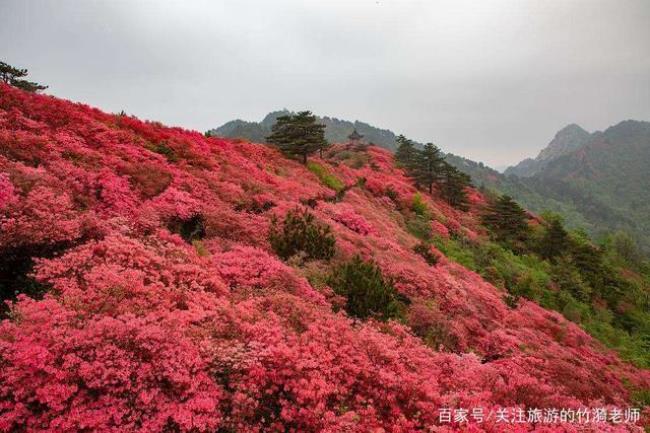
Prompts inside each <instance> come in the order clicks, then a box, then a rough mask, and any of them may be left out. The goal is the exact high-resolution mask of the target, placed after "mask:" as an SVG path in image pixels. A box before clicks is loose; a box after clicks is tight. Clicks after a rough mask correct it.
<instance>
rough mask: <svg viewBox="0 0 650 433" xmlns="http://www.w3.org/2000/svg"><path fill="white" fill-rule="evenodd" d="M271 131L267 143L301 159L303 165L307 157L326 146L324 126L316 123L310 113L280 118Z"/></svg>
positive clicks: (304, 112) (302, 112)
mask: <svg viewBox="0 0 650 433" xmlns="http://www.w3.org/2000/svg"><path fill="white" fill-rule="evenodd" d="M271 131H272V132H271V135H269V136H268V137H267V141H268V142H269V143H271V144H274V145H276V146H278V147H279V148H280V150H282V151H283V152H284V153H286V154H288V155H292V156H299V157H301V158H302V162H303V164H306V163H307V157H308V156H309V155H311V154H312V153H314V152H316V151H317V150H322V149H323V148H324V147H325V146H327V141H326V140H325V125H322V124H319V123H316V116H314V115H313V114H312V113H311V111H301V112H299V113H297V114H288V115H285V116H280V117H278V119H277V122H276V123H275V125H273V127H272V128H271Z"/></svg>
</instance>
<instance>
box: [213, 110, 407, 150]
mask: <svg viewBox="0 0 650 433" xmlns="http://www.w3.org/2000/svg"><path fill="white" fill-rule="evenodd" d="M290 113H292V112H291V111H289V110H286V109H285V110H278V111H273V112H271V113H269V114H267V115H266V116H265V117H264V119H262V121H261V122H247V121H245V120H231V121H230V122H226V123H224V124H223V125H221V126H220V127H218V128H215V129H211V130H210V131H208V133H209V134H211V135H219V136H222V137H228V138H243V139H246V140H249V141H252V142H255V143H264V142H266V137H267V136H269V135H270V134H271V127H272V126H273V125H274V124H275V122H276V120H277V118H278V117H280V116H283V115H286V114H290ZM318 121H319V122H320V123H322V124H324V125H325V139H327V141H329V142H330V143H342V142H345V141H347V139H348V138H347V137H348V135H350V133H351V132H352V131H354V130H355V129H356V130H357V132H358V133H359V134H361V135H363V136H364V139H365V140H367V141H368V142H369V143H373V144H375V145H377V146H380V147H383V148H385V149H389V150H392V151H395V149H396V148H397V145H396V143H395V138H396V135H395V134H394V133H393V132H392V131H389V130H387V129H380V128H377V127H374V126H372V125H368V124H367V123H364V122H360V121H358V120H355V121H354V122H350V121H348V120H340V119H337V118H335V117H327V116H324V117H318Z"/></svg>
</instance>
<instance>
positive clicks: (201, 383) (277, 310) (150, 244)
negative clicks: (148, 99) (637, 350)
mask: <svg viewBox="0 0 650 433" xmlns="http://www.w3.org/2000/svg"><path fill="white" fill-rule="evenodd" d="M0 143H2V145H0V253H2V254H1V255H0V259H1V260H0V272H2V275H1V276H2V279H1V281H0V284H2V285H3V292H2V293H3V296H5V294H7V293H11V294H12V293H13V291H14V290H15V291H19V292H21V291H26V290H23V289H25V288H24V287H22V286H21V284H24V283H25V282H26V281H31V280H33V281H34V282H35V283H36V284H39V285H41V286H42V287H43V288H45V289H46V290H45V294H44V296H43V299H40V300H35V299H31V298H28V297H27V296H19V297H17V298H16V299H13V298H14V297H13V295H12V296H9V298H10V299H13V301H11V303H10V306H9V310H8V312H7V313H6V315H5V316H3V319H2V321H1V322H0V432H7V433H9V432H21V431H25V432H60V433H67V432H70V433H72V432H80V431H88V432H116V433H117V432H143V433H144V432H182V433H186V432H187V433H190V432H192V433H196V432H199V433H202V432H206V433H207V432H224V433H225V432H250V433H261V432H285V431H286V432H296V433H297V432H307V433H309V432H329V433H338V432H359V433H361V432H364V433H365V432H391V433H413V432H433V431H436V432H449V433H451V432H457V431H465V432H474V433H478V432H494V433H496V432H502V431H512V432H515V431H517V432H533V431H535V432H547V433H551V432H578V431H584V432H587V431H608V432H634V431H637V432H640V431H641V430H640V429H641V427H640V426H633V425H626V424H620V425H616V424H611V423H604V424H602V425H600V424H599V425H597V426H596V427H593V426H581V425H576V424H566V423H565V424H560V423H557V424H553V425H549V426H540V425H539V424H533V423H527V422H523V423H520V424H512V425H503V424H499V423H496V422H495V421H494V419H492V420H488V421H486V422H484V423H480V424H478V423H473V424H470V425H467V424H459V423H457V422H452V423H449V424H444V423H441V422H440V419H439V418H438V410H439V409H440V408H442V407H447V408H473V407H482V408H484V409H485V410H486V411H489V410H496V409H497V408H499V407H503V408H507V409H511V410H515V409H517V408H531V407H540V408H542V407H558V408H562V407H564V408H574V409H576V408H580V407H601V406H606V407H612V408H613V407H627V406H630V405H633V404H634V403H633V401H632V398H631V392H632V391H635V390H643V389H647V388H648V387H649V386H650V374H649V373H648V372H647V371H644V370H639V369H637V368H635V367H633V366H631V365H629V364H626V363H624V362H623V361H621V360H620V358H619V357H618V356H617V355H616V354H615V353H613V352H611V351H609V350H607V349H606V348H604V347H603V346H602V345H600V344H599V343H597V342H596V341H594V340H593V339H592V338H591V337H590V336H589V335H588V334H586V333H585V332H584V331H583V330H582V329H581V328H579V327H578V326H577V325H575V324H573V323H571V322H568V321H566V320H565V319H564V318H563V317H562V316H561V315H559V314H557V313H553V312H549V311H546V310H544V309H542V308H541V307H539V306H538V305H537V304H534V303H532V302H529V301H524V300H522V301H521V302H520V303H519V306H518V307H517V308H515V309H513V308H509V307H508V306H507V305H506V304H505V303H504V301H503V298H504V293H503V291H502V290H500V289H498V288H496V287H494V286H493V285H492V284H490V283H488V282H486V281H485V280H483V279H482V278H481V277H480V276H479V275H477V274H476V273H474V272H471V271H469V270H467V269H466V268H464V267H462V266H460V265H459V264H457V263H454V262H452V261H450V260H447V259H446V258H445V257H444V256H443V255H442V254H439V253H438V252H437V251H434V250H433V249H429V250H427V254H425V256H428V255H429V254H431V257H433V256H434V255H435V257H436V259H435V263H434V260H429V261H427V260H426V259H425V260H423V257H422V256H421V255H418V254H422V253H423V250H422V248H418V245H419V240H417V239H415V238H414V237H413V236H412V235H411V234H410V233H409V232H408V231H407V230H406V221H405V217H404V215H403V213H402V211H403V210H404V209H409V208H410V204H411V203H410V198H411V197H412V196H413V194H414V193H415V192H416V189H415V187H414V186H413V184H412V183H411V182H410V180H409V179H408V178H407V177H406V176H405V175H404V173H403V172H402V170H400V169H396V168H395V167H394V164H393V160H392V155H390V153H389V152H387V151H384V150H381V149H378V148H374V147H370V148H369V149H368V150H367V151H365V152H366V153H365V154H364V155H363V158H364V161H366V162H364V164H362V165H361V166H360V167H358V168H355V167H352V166H348V165H346V164H339V165H338V167H334V165H333V164H334V163H335V158H334V159H327V158H325V159H323V160H320V161H319V164H322V165H323V167H325V168H326V169H327V170H328V171H329V172H336V173H337V176H340V177H341V179H342V180H344V182H345V184H346V185H350V186H351V187H350V188H349V190H347V192H346V195H345V197H344V199H343V201H342V202H337V200H339V199H340V197H339V198H337V197H334V196H333V195H332V193H331V190H329V189H328V188H326V187H324V186H323V185H321V184H320V183H319V182H318V181H317V179H315V178H314V176H311V175H310V174H309V172H308V171H307V170H306V169H305V168H304V167H303V166H302V165H301V164H299V163H297V162H295V161H291V160H288V159H286V158H284V157H283V156H282V155H281V154H280V153H279V152H277V151H276V150H274V149H272V148H270V147H267V146H261V145H256V144H252V143H247V142H243V141H242V142H234V141H230V140H223V139H220V138H214V137H213V138H206V137H204V136H203V135H202V134H200V133H198V132H193V131H186V130H183V129H180V128H166V127H164V126H162V125H160V124H158V123H153V122H142V121H140V120H138V119H136V118H133V117H128V116H115V115H110V114H106V113H103V112H101V111H99V110H96V109H93V108H90V107H88V106H85V105H82V104H73V103H70V102H67V101H63V100H59V99H56V98H52V97H49V96H44V95H36V94H28V93H24V92H22V91H20V90H17V89H15V88H11V87H7V86H5V85H3V84H0ZM341 149H342V147H337V146H335V147H334V148H333V149H332V154H333V155H334V156H336V152H339V151H340V150H341ZM359 179H365V181H364V182H359ZM469 192H470V198H471V200H470V202H471V203H472V205H471V206H470V209H469V211H468V212H467V213H462V214H461V213H459V212H458V211H457V210H455V209H452V208H450V207H449V206H447V205H446V204H445V203H441V202H438V201H436V200H434V199H433V198H431V197H429V196H427V195H424V194H423V195H422V201H423V203H424V204H425V205H426V207H427V208H428V209H431V210H435V213H436V219H438V218H440V221H445V225H444V226H443V225H442V224H439V223H434V225H433V227H432V229H433V231H434V232H436V233H438V234H439V235H442V236H445V235H446V230H449V231H450V232H455V233H466V234H470V233H471V237H472V238H473V239H474V238H476V239H477V240H479V238H480V237H481V236H483V235H482V234H481V233H482V232H481V231H480V226H479V223H478V220H479V219H478V212H479V209H480V206H481V203H483V198H482V195H481V194H480V193H479V192H478V191H475V190H470V191H469ZM297 207H300V208H309V212H313V214H314V215H315V218H317V219H318V221H319V223H323V224H326V225H329V226H331V227H332V228H333V233H334V235H335V237H336V239H335V241H336V251H335V252H333V254H334V255H333V257H331V261H332V264H330V263H328V262H326V261H320V260H319V261H311V262H306V263H301V262H300V261H299V260H295V261H292V260H289V259H287V261H286V263H285V262H283V261H281V260H280V259H279V257H277V256H276V255H275V254H274V253H273V250H272V248H271V243H270V242H269V231H270V229H271V227H272V223H271V220H272V218H273V217H274V216H276V217H278V218H282V217H283V216H284V215H286V213H287V212H288V211H289V210H291V209H296V208H297ZM192 221H193V224H190V223H189V222H192ZM194 223H196V224H194ZM197 228H200V230H199V231H200V233H198V232H196V229H197ZM35 245H36V246H38V247H39V248H35V247H34V246H35ZM16 251H20V252H21V254H22V255H20V256H19V259H20V260H21V266H22V267H21V269H20V271H21V272H19V273H16V272H14V271H15V269H14V268H13V266H14V264H15V263H14V262H12V261H11V260H10V259H11V258H12V257H14V255H15V254H14V253H15V252H16ZM418 251H419V252H420V253H418ZM8 252H11V253H12V254H8ZM354 255H360V256H362V257H363V258H364V259H366V260H369V259H372V260H373V261H374V262H375V263H376V264H377V266H378V267H379V268H380V269H381V273H382V275H383V276H385V277H386V278H387V279H390V281H391V284H392V285H393V286H394V287H395V289H396V290H397V291H398V292H399V294H400V299H402V298H403V299H407V300H409V301H410V304H409V305H407V306H405V314H404V317H403V324H400V323H396V322H395V321H388V322H378V321H375V320H366V321H358V320H353V319H352V318H350V317H348V316H347V315H346V314H345V313H344V312H342V311H338V312H337V311H335V310H338V308H336V307H340V306H341V305H343V303H342V302H341V301H342V300H341V299H337V297H336V296H333V292H332V289H331V288H330V287H328V286H327V284H325V282H324V275H326V273H327V272H329V271H330V270H331V266H335V265H337V264H338V263H340V262H342V261H345V260H348V259H349V258H351V257H352V256H354ZM328 258H330V257H329V256H328ZM314 270H316V272H314ZM333 304H335V305H333ZM645 419H647V418H644V420H645ZM644 420H642V423H643V422H645V421H644Z"/></svg>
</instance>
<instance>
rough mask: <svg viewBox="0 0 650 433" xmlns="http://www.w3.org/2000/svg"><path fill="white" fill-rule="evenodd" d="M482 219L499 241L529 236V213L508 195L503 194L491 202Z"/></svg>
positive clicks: (521, 239) (513, 240)
mask: <svg viewBox="0 0 650 433" xmlns="http://www.w3.org/2000/svg"><path fill="white" fill-rule="evenodd" d="M482 220H483V224H484V225H485V226H486V227H488V228H489V229H490V231H491V232H492V235H493V236H494V238H495V239H496V240H497V241H500V242H506V243H512V242H520V241H523V240H525V239H526V238H527V236H528V231H529V227H528V215H527V214H526V211H525V210H524V209H523V208H522V207H521V206H519V204H518V203H517V202H516V201H514V200H513V199H512V197H510V196H508V195H502V196H501V197H499V198H498V199H497V200H496V201H495V202H493V203H491V204H490V205H489V206H488V207H487V209H486V212H485V213H484V214H483V217H482Z"/></svg>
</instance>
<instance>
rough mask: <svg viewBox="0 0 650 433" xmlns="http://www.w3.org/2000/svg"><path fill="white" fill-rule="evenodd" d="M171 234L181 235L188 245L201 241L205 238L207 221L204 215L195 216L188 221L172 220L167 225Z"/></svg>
mask: <svg viewBox="0 0 650 433" xmlns="http://www.w3.org/2000/svg"><path fill="white" fill-rule="evenodd" d="M167 228H168V229H169V231H170V232H172V233H176V234H179V235H180V236H181V237H182V238H183V240H185V242H187V243H190V244H191V243H193V241H195V240H201V239H203V238H204V237H205V219H204V218H203V215H199V214H196V215H193V216H191V217H189V218H187V219H182V218H172V219H171V220H170V221H169V222H168V223H167Z"/></svg>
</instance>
